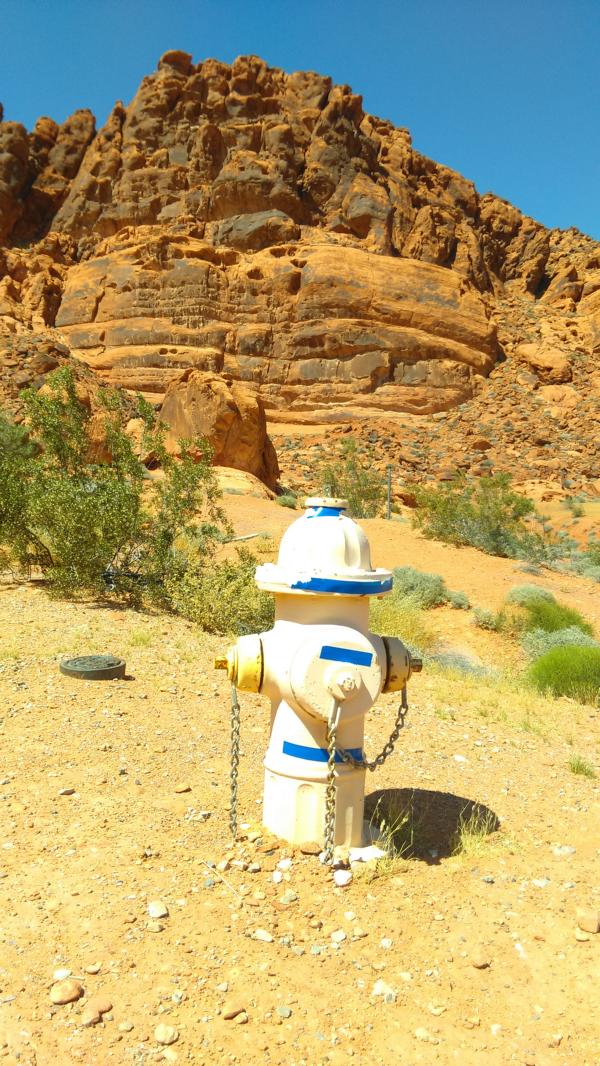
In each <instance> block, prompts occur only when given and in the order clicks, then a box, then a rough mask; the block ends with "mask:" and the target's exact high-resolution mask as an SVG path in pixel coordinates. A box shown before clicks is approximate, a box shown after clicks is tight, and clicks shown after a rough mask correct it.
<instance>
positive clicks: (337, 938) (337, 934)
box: [331, 929, 346, 944]
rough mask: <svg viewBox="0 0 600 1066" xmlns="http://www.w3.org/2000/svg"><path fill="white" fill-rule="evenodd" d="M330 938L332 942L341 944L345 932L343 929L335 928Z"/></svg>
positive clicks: (344, 937)
mask: <svg viewBox="0 0 600 1066" xmlns="http://www.w3.org/2000/svg"><path fill="white" fill-rule="evenodd" d="M331 939H332V940H333V943H334V944H343V943H344V940H345V939H346V934H345V932H344V930H343V929H336V930H334V932H333V933H332V934H331Z"/></svg>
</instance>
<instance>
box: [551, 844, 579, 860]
mask: <svg viewBox="0 0 600 1066" xmlns="http://www.w3.org/2000/svg"><path fill="white" fill-rule="evenodd" d="M575 850H576V849H575V848H574V847H572V846H571V845H570V844H557V845H556V846H555V847H553V848H552V854H553V855H556V856H557V857H562V856H563V855H574V854H575Z"/></svg>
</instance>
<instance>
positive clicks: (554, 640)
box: [521, 626, 600, 659]
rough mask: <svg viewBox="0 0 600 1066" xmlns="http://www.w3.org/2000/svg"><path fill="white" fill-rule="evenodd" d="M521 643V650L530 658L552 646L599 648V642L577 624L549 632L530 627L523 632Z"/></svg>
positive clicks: (538, 656)
mask: <svg viewBox="0 0 600 1066" xmlns="http://www.w3.org/2000/svg"><path fill="white" fill-rule="evenodd" d="M521 644H522V646H523V651H524V652H525V653H526V655H528V656H529V658H530V659H539V658H540V656H541V655H545V654H546V652H547V651H550V650H551V649H552V648H565V647H587V648H600V644H598V642H597V641H596V640H594V638H593V637H591V636H590V634H589V633H585V632H584V631H583V629H580V627H579V626H567V627H566V628H565V629H555V630H552V631H551V632H548V631H547V630H545V629H531V630H529V631H528V632H526V633H524V634H523V638H522V640H521Z"/></svg>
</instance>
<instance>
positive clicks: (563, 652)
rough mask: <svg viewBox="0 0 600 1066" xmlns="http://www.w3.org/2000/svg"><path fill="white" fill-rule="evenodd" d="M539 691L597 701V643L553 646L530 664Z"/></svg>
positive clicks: (599, 661)
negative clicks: (562, 646) (590, 645)
mask: <svg viewBox="0 0 600 1066" xmlns="http://www.w3.org/2000/svg"><path fill="white" fill-rule="evenodd" d="M528 678H529V681H530V682H531V684H532V685H533V687H534V688H536V689H537V690H538V692H542V693H550V694H551V695H553V696H570V697H571V698H572V699H575V700H580V701H581V702H582V703H591V704H592V705H598V704H599V703H600V647H599V648H584V647H567V648H552V649H551V650H550V651H548V652H546V654H545V655H542V656H541V657H540V658H539V659H536V661H535V662H534V663H533V664H532V666H531V667H530V668H529V672H528Z"/></svg>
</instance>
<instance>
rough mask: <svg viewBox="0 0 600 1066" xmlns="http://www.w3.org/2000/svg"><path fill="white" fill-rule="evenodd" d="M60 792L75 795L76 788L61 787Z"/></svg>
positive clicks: (61, 794)
mask: <svg viewBox="0 0 600 1066" xmlns="http://www.w3.org/2000/svg"><path fill="white" fill-rule="evenodd" d="M58 794H59V796H74V795H75V789H74V788H59V790H58Z"/></svg>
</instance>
